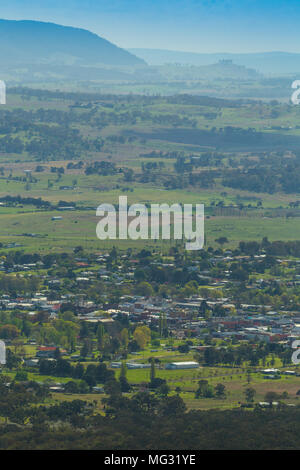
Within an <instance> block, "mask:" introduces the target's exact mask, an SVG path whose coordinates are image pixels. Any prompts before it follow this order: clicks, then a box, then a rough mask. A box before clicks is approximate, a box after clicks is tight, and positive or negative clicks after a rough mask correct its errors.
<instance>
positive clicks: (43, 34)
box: [0, 20, 145, 66]
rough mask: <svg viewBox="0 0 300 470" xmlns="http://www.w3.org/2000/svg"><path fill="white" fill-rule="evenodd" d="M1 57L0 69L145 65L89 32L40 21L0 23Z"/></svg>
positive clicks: (142, 61)
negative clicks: (28, 66) (53, 65)
mask: <svg viewBox="0 0 300 470" xmlns="http://www.w3.org/2000/svg"><path fill="white" fill-rule="evenodd" d="M0 56H1V64H2V65H17V64H64V65H98V64H99V65H100V64H102V65H109V66H135V65H145V62H144V60H143V59H140V58H137V57H135V55H133V54H132V53H130V52H128V51H126V50H124V49H121V48H119V47H117V46H115V45H114V44H112V43H111V42H109V41H107V40H106V39H103V38H101V37H100V36H97V35H96V34H94V33H91V32H90V31H87V30H85V29H79V28H73V27H70V26H61V25H58V24H54V23H44V22H39V21H11V20H0Z"/></svg>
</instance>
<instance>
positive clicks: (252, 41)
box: [0, 0, 300, 52]
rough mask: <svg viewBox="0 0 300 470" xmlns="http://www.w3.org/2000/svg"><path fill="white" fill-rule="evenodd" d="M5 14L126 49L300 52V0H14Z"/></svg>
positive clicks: (0, 11) (0, 14)
mask: <svg viewBox="0 0 300 470" xmlns="http://www.w3.org/2000/svg"><path fill="white" fill-rule="evenodd" d="M1 3H2V2H1ZM0 17H1V18H6V19H35V20H41V21H51V22H55V23H61V24H65V25H70V26H77V27H81V28H86V29H89V30H91V31H93V32H95V33H97V34H99V35H100V36H102V37H105V38H106V39H108V40H110V41H112V42H114V43H115V44H117V45H119V46H121V47H124V48H127V47H128V48H129V47H146V48H156V49H171V50H181V51H192V52H257V51H272V50H273V51H274V50H276V51H289V52H300V28H299V19H300V1H299V0H81V1H80V0H59V1H58V0H52V1H51V0H9V2H7V5H4V6H2V5H1V7H0Z"/></svg>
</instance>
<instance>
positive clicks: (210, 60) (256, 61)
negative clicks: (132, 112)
mask: <svg viewBox="0 0 300 470" xmlns="http://www.w3.org/2000/svg"><path fill="white" fill-rule="evenodd" d="M128 50H129V52H131V53H132V54H135V55H136V56H137V57H140V58H141V59H144V60H145V61H146V62H147V63H148V64H149V65H164V64H175V63H178V64H183V65H188V64H189V65H195V66H203V65H212V64H216V63H218V62H219V61H220V60H221V61H222V60H231V61H232V62H233V63H234V64H236V65H242V66H245V67H249V68H251V69H255V70H257V71H258V72H261V73H264V74H276V75H285V74H294V73H299V72H300V54H297V53H289V52H261V53H252V54H230V53H216V54H203V53H199V54H198V53H195V52H180V51H169V50H163V49H138V48H135V49H128Z"/></svg>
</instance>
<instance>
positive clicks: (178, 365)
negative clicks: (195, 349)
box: [165, 361, 199, 369]
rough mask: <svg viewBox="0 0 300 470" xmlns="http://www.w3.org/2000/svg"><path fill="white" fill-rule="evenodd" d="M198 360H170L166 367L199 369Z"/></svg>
mask: <svg viewBox="0 0 300 470" xmlns="http://www.w3.org/2000/svg"><path fill="white" fill-rule="evenodd" d="M198 367H199V364H198V362H193V361H189V362H170V363H169V364H166V367H165V368H166V369H198Z"/></svg>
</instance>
